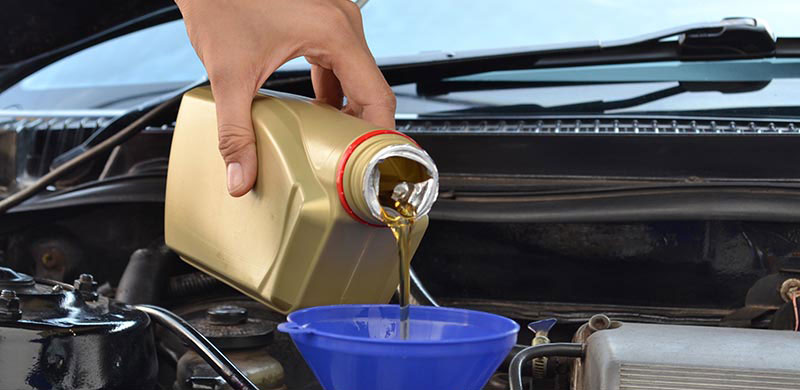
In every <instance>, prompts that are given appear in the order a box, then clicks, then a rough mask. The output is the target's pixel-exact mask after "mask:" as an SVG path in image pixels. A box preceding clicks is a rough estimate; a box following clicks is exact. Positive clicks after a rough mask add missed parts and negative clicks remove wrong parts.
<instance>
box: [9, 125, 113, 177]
mask: <svg viewBox="0 0 800 390" xmlns="http://www.w3.org/2000/svg"><path fill="white" fill-rule="evenodd" d="M112 119H113V118H112V117H105V116H42V117H39V116H37V117H28V116H15V117H0V131H14V132H16V133H17V134H19V136H18V141H17V142H18V145H17V146H18V148H22V150H24V151H25V154H24V155H21V156H20V158H22V159H23V160H21V161H19V162H18V170H19V171H18V175H29V176H31V177H38V176H42V175H44V174H45V173H47V172H48V171H49V167H50V163H51V162H52V161H53V159H54V158H56V157H57V156H59V155H61V154H62V153H64V152H66V151H68V150H70V149H72V148H74V147H75V146H78V145H80V144H81V143H83V142H84V141H85V140H86V139H87V138H88V137H89V136H90V135H91V134H92V133H93V132H94V131H95V130H97V129H98V128H101V127H103V126H105V125H106V124H108V123H109V122H110V121H111V120H112Z"/></svg>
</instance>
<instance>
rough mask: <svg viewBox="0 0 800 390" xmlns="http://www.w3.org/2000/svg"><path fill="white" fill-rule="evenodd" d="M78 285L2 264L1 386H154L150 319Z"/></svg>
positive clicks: (87, 280)
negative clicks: (42, 278)
mask: <svg viewBox="0 0 800 390" xmlns="http://www.w3.org/2000/svg"><path fill="white" fill-rule="evenodd" d="M81 280H82V282H80V283H79V282H78V281H76V286H75V287H73V286H69V285H64V284H60V283H56V282H48V281H37V282H35V281H34V280H33V279H32V278H31V277H30V276H28V275H25V274H20V273H17V272H14V271H12V270H10V269H8V268H2V267H0V289H2V290H3V291H2V294H0V388H1V389H64V390H68V389H80V390H83V389H109V390H110V389H133V388H135V389H153V388H155V386H156V374H157V360H156V353H155V346H154V342H153V334H152V329H151V326H150V319H149V317H148V316H147V314H145V313H143V312H140V311H137V310H135V309H133V308H131V307H130V306H126V305H123V304H119V303H116V302H113V301H110V300H108V299H107V298H104V297H98V296H97V294H96V293H95V292H94V289H93V286H92V284H93V282H92V280H91V277H89V276H88V275H84V276H82V279H81Z"/></svg>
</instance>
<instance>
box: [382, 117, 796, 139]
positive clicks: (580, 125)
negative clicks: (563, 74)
mask: <svg viewBox="0 0 800 390" xmlns="http://www.w3.org/2000/svg"><path fill="white" fill-rule="evenodd" d="M397 129H398V130H400V131H403V132H406V133H448V134H450V133H469V134H481V133H493V134H497V133H501V134H502V133H509V134H514V133H529V134H610V135H613V134H650V135H658V134H663V135H666V134H686V135H689V134H703V135H714V134H720V135H722V134H787V135H788V134H795V135H800V121H798V122H796V123H795V122H793V121H778V120H774V121H751V120H742V119H715V120H710V119H681V120H677V119H664V118H657V119H653V118H617V119H614V118H602V119H594V118H575V119H571V118H569V119H563V118H562V119H526V120H444V119H435V120H425V119H409V120H398V121H397Z"/></svg>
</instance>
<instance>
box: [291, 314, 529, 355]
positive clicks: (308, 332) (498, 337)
mask: <svg viewBox="0 0 800 390" xmlns="http://www.w3.org/2000/svg"><path fill="white" fill-rule="evenodd" d="M336 308H398V306H397V305H389V304H384V305H364V304H362V305H359V304H344V305H326V306H315V307H309V308H306V309H301V310H297V311H295V312H292V313H290V314H289V315H288V316H287V317H286V319H287V322H285V323H292V324H296V325H297V326H300V327H303V329H305V330H306V331H305V332H304V334H306V335H315V336H324V337H328V338H332V339H337V340H344V341H354V342H359V343H369V344H398V345H431V344H436V345H442V344H464V343H480V342H487V341H495V340H501V339H504V338H506V337H509V336H512V335H513V336H516V335H517V333H519V329H520V326H519V324H518V323H517V322H516V321H514V320H512V319H510V318H507V317H503V316H501V315H497V314H493V313H487V312H483V311H477V310H469V309H461V308H454V307H433V306H420V305H412V306H411V307H410V309H411V310H423V311H448V312H459V313H465V314H471V315H477V316H483V317H491V318H495V319H499V320H502V321H504V322H506V323H507V324H509V325H511V329H510V330H508V331H505V332H503V333H497V334H492V335H489V336H480V337H467V338H459V339H447V340H401V339H378V338H366V337H355V336H347V335H342V334H338V333H331V332H325V331H320V330H317V329H314V328H311V327H307V326H308V324H303V323H299V322H294V321H293V319H292V317H295V316H296V315H302V314H305V313H308V312H313V311H317V310H324V309H334V310H335V309H336Z"/></svg>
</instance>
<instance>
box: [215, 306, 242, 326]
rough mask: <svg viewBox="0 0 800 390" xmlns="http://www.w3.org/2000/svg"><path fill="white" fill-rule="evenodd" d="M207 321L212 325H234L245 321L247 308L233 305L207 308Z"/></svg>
mask: <svg viewBox="0 0 800 390" xmlns="http://www.w3.org/2000/svg"><path fill="white" fill-rule="evenodd" d="M206 315H207V318H208V322H210V323H211V324H213V325H236V324H241V323H244V322H247V309H246V308H244V307H241V306H235V305H220V306H215V307H212V308H210V309H208V312H207V313H206Z"/></svg>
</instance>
